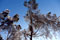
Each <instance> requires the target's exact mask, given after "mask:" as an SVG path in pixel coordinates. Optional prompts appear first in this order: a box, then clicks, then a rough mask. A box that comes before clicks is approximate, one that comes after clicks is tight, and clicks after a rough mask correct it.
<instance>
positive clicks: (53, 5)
mask: <svg viewBox="0 0 60 40" xmlns="http://www.w3.org/2000/svg"><path fill="white" fill-rule="evenodd" d="M23 3H24V0H0V12H2V11H4V10H5V9H9V10H10V14H9V15H10V16H13V15H14V14H16V13H18V14H19V15H20V20H19V23H17V24H20V25H21V26H22V28H23V29H24V28H27V26H28V25H27V24H26V22H25V21H24V18H23V16H24V15H25V14H26V11H27V8H25V7H24V5H23ZM37 3H38V4H39V6H38V9H40V11H41V13H42V14H47V13H48V12H50V11H51V12H52V14H54V13H56V14H57V16H59V15H60V0H37Z"/></svg>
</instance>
